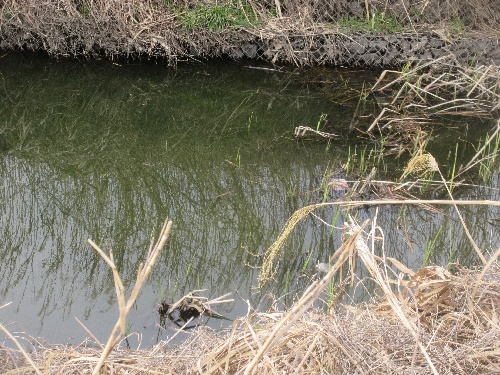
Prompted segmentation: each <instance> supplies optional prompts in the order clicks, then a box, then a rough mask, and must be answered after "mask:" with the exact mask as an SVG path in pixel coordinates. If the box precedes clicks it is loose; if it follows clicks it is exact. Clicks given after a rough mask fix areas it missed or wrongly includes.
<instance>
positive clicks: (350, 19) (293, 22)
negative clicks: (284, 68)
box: [0, 0, 500, 67]
mask: <svg viewBox="0 0 500 375" xmlns="http://www.w3.org/2000/svg"><path fill="white" fill-rule="evenodd" d="M2 3H3V4H2V6H1V12H0V49H3V50H13V49H14V50H43V51H46V52H47V53H48V54H49V55H52V56H55V57H64V56H72V57H79V58H82V57H93V58H102V57H107V58H111V59H116V58H148V59H155V58H158V59H164V60H166V61H168V62H169V63H170V64H176V63H177V62H179V61H183V60H191V59H205V58H216V57H224V58H228V57H229V58H233V59H243V58H245V59H256V60H262V61H267V62H271V63H283V64H294V65H297V66H312V65H344V66H365V67H392V66H398V65H402V64H404V63H406V62H408V61H410V60H432V59H436V58H439V57H442V56H446V55H450V56H451V57H452V58H455V59H456V60H457V61H458V62H459V63H461V64H476V63H477V64H482V65H485V64H500V44H499V36H500V32H499V30H498V26H497V25H498V24H499V23H500V16H498V15H499V14H500V9H499V8H500V6H499V5H498V2H496V1H494V0H475V1H472V2H470V1H467V2H466V1H461V0H453V1H447V2H446V4H439V2H425V3H424V2H422V4H412V5H410V4H408V5H405V2H402V3H401V4H400V3H399V2H398V3H397V4H392V5H389V4H387V3H386V2H379V1H357V2H347V1H344V2H335V5H332V4H330V2H328V1H326V0H325V1H319V2H310V3H309V2H299V1H292V2H290V3H287V4H286V5H282V4H281V3H280V2H279V1H278V0H275V1H274V2H270V1H262V0H260V1H251V0H247V1H237V2H236V1H230V2H224V3H220V2H215V3H214V2H201V1H187V2H183V3H178V2H176V1H163V2H162V1H154V0H148V1H136V0H127V1H120V2H105V1H85V0H78V1H68V0H67V1H62V0H46V1H44V3H43V4H40V2H38V1H34V0H30V1H17V0H13V1H4V2H2Z"/></svg>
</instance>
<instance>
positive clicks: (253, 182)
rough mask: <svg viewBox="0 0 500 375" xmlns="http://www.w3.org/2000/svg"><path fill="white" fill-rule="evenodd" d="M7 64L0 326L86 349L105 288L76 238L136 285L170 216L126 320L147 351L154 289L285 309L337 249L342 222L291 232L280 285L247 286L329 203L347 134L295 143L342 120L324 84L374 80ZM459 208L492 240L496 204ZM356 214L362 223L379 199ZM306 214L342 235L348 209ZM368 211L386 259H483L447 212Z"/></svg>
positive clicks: (241, 307) (107, 298) (98, 330)
mask: <svg viewBox="0 0 500 375" xmlns="http://www.w3.org/2000/svg"><path fill="white" fill-rule="evenodd" d="M2 63H3V64H2V67H1V71H0V72H1V75H0V77H1V81H0V86H1V90H0V92H1V94H0V96H1V100H2V102H3V103H5V104H4V105H3V106H2V107H1V108H0V115H1V116H0V118H2V119H3V120H2V123H1V124H0V145H1V150H2V151H1V154H0V181H1V187H2V188H1V191H0V202H2V214H1V215H0V230H1V231H2V234H3V236H2V238H3V239H4V240H3V242H2V244H1V245H0V257H1V259H0V260H1V264H0V275H1V276H0V301H13V304H12V305H11V306H9V307H7V308H4V309H3V310H2V311H0V316H1V319H2V320H3V321H7V322H17V323H16V325H15V327H16V328H19V329H22V330H24V331H26V332H28V333H29V334H31V335H33V336H38V335H41V336H43V337H45V338H47V339H48V340H49V341H52V342H79V341H81V340H82V338H83V337H85V336H87V334H86V333H85V332H83V330H81V329H80V328H79V326H78V325H77V324H76V322H75V321H74V320H73V317H75V316H76V317H78V318H79V319H81V320H83V321H84V323H85V325H86V326H87V327H88V328H89V329H90V330H91V331H92V332H93V333H94V334H95V335H96V336H97V337H98V338H99V339H101V340H104V339H105V338H106V337H107V335H108V334H109V331H110V330H111V328H112V326H113V325H114V321H115V319H116V304H115V302H114V300H115V298H114V286H113V281H112V275H111V273H110V271H109V269H108V268H107V266H106V265H105V264H104V262H103V261H102V260H101V259H100V258H99V256H98V255H97V254H96V253H95V252H94V251H93V250H92V249H91V248H90V247H89V246H88V245H87V243H86V241H87V239H88V238H91V239H92V240H93V241H94V242H96V243H97V244H99V245H100V246H101V248H103V249H105V250H109V249H112V250H113V252H114V256H115V262H116V264H117V265H118V267H119V270H120V273H121V275H122V278H123V280H124V283H125V285H130V284H131V283H132V282H133V281H134V280H135V273H136V270H137V268H138V266H139V262H140V261H141V260H143V259H144V257H145V252H146V251H147V249H148V247H149V243H150V241H151V239H152V237H154V236H155V235H156V234H157V233H156V232H157V231H158V229H159V228H160V227H161V224H162V222H163V220H164V219H165V218H166V217H169V218H170V219H172V220H173V221H174V230H173V233H172V241H171V243H170V245H169V246H168V247H167V248H166V249H165V250H164V252H163V253H162V255H161V259H159V261H158V264H157V266H156V268H155V269H154V270H153V273H152V275H151V277H150V282H149V283H148V285H147V286H146V288H145V289H144V291H143V293H142V295H141V297H140V298H139V300H138V303H137V306H136V308H135V309H134V310H133V312H132V314H131V317H130V320H129V324H130V325H131V326H130V330H131V331H136V332H139V333H141V334H143V336H144V339H143V340H144V343H143V344H145V345H149V344H150V343H151V342H152V341H153V340H154V339H156V337H157V335H156V334H157V327H155V326H154V323H155V318H157V317H155V313H156V310H157V307H158V305H159V303H160V301H161V300H162V299H164V298H167V299H168V298H170V299H171V300H176V299H178V298H179V297H181V296H182V295H184V294H187V293H188V292H189V291H191V290H194V289H207V290H208V291H209V293H210V296H211V297H215V296H218V295H222V294H225V293H226V292H235V294H236V302H235V304H234V306H232V308H233V310H232V311H231V312H230V311H220V312H221V313H222V314H223V315H225V316H227V315H230V316H238V315H241V314H245V313H246V309H247V305H246V303H245V302H244V300H249V301H250V302H251V304H252V305H253V306H257V305H258V303H259V301H260V300H261V298H262V296H263V295H264V294H265V293H267V292H272V293H273V294H275V295H277V296H283V295H285V297H284V298H283V302H284V303H290V302H291V301H292V299H293V297H294V295H295V293H296V292H298V291H301V290H302V288H303V287H304V286H305V285H306V284H307V283H308V282H309V280H310V278H311V277H312V276H313V274H314V272H315V270H314V265H315V264H316V261H325V260H326V259H327V258H328V257H329V255H330V254H331V253H332V251H333V250H334V249H335V248H336V247H337V246H339V245H340V241H341V240H340V231H339V230H337V229H334V228H330V227H328V226H326V225H324V224H322V223H321V222H320V221H319V220H318V219H317V218H315V217H313V216H311V217H308V218H306V219H304V220H303V222H301V223H300V224H299V225H298V227H297V228H296V230H295V231H294V232H293V234H292V235H291V236H290V238H289V239H288V241H287V244H286V248H285V253H284V254H283V256H282V257H281V258H280V262H279V264H278V265H277V270H278V272H277V277H276V280H275V282H273V283H271V284H270V285H268V289H266V290H263V291H260V292H259V293H257V292H256V291H255V290H254V289H252V287H254V286H256V285H257V282H256V278H257V276H258V269H257V268H256V267H258V265H259V264H260V260H261V259H260V254H262V252H263V251H264V250H265V249H266V248H267V247H269V246H270V245H271V244H272V242H273V241H274V240H275V239H276V237H277V236H278V234H279V232H280V230H281V228H282V227H283V225H284V223H285V221H286V220H287V219H288V217H289V216H290V215H291V214H292V213H293V212H294V211H295V210H296V209H298V208H300V207H302V206H304V205H306V204H310V203H316V202H320V201H321V200H322V199H323V192H322V191H318V188H319V187H320V184H321V180H322V177H323V175H324V173H325V170H326V169H327V168H328V166H332V165H337V166H338V165H340V163H341V161H342V160H343V158H344V157H345V154H346V153H347V150H346V149H345V147H343V146H344V145H343V142H338V143H337V144H335V145H334V147H330V148H329V149H326V147H325V144H302V143H296V142H294V141H293V140H292V139H291V138H290V134H292V132H293V128H294V127H295V126H299V125H307V126H313V127H314V126H315V123H316V122H317V121H318V119H319V118H320V116H321V115H322V114H325V113H326V114H327V116H328V118H329V121H331V122H332V123H335V124H336V126H337V127H338V128H339V129H340V128H343V127H344V128H346V127H348V126H349V124H350V115H349V113H351V111H352V107H351V104H349V103H347V102H345V103H339V100H336V101H334V100H332V99H331V98H329V97H328V96H327V95H325V85H327V83H325V82H328V85H330V87H335V88H337V89H339V88H342V87H345V86H346V82H347V81H348V82H349V85H350V86H353V85H356V84H357V85H359V87H361V85H362V84H363V80H364V79H366V80H370V79H373V78H371V76H370V75H369V74H367V75H365V76H364V75H363V74H361V73H357V74H356V75H358V76H360V78H361V79H360V80H358V81H353V80H352V78H349V77H350V76H348V75H349V73H348V72H335V71H330V72H329V73H328V74H329V75H328V76H325V75H323V76H322V77H323V79H322V80H321V82H320V83H318V82H312V81H311V80H308V79H304V78H303V77H301V76H300V75H297V74H295V72H290V73H272V74H268V73H263V72H261V71H255V70H249V69H245V68H243V67H242V66H240V65H235V64H223V65H222V66H219V65H217V64H214V65H207V66H197V67H182V68H180V69H179V70H177V71H172V70H167V69H165V68H164V67H161V66H155V65H148V64H145V65H123V66H116V65H111V64H95V65H94V64H91V65H89V66H87V65H85V64H80V63H74V62H67V61H63V62H56V61H48V60H45V59H43V58H38V57H32V56H31V57H26V56H25V55H12V56H9V57H7V58H4V59H3V61H2ZM323 74H326V73H323ZM348 78H349V79H348ZM344 94H345V93H344ZM337 99H338V97H337ZM496 178H498V177H496ZM307 192H309V193H307ZM472 193H473V191H472V190H464V191H463V192H462V194H463V197H467V196H468V195H470V194H472ZM476 193H477V190H474V194H476ZM340 194H341V193H339V192H332V195H331V196H330V199H335V198H337V197H338V196H339V195H340ZM482 196H483V197H484V196H486V197H489V198H490V199H495V198H497V197H498V194H497V192H496V191H493V192H492V191H491V190H489V191H485V192H484V193H483V195H482ZM462 212H463V215H464V218H465V219H466V221H467V222H468V223H470V229H471V232H472V235H473V236H474V238H476V239H477V241H478V243H479V244H480V246H490V247H491V246H496V245H497V244H496V242H497V240H496V238H495V237H494V236H493V235H492V233H494V229H495V225H496V222H495V221H494V220H492V218H495V217H498V212H492V211H491V210H489V209H487V208H485V207H480V208H477V209H463V210H462ZM350 214H351V215H357V217H358V218H359V219H360V220H364V219H365V218H372V217H373V215H374V214H375V209H374V208H359V209H356V210H351V211H350ZM317 215H318V216H320V217H321V218H322V219H323V220H325V221H326V222H327V223H331V224H332V225H333V226H334V227H337V228H340V227H341V226H342V223H343V222H344V221H345V220H346V212H343V211H342V212H340V213H339V215H336V209H325V210H322V211H319V212H317ZM495 215H496V216H495ZM378 220H379V225H380V226H381V227H382V228H383V229H384V230H385V241H386V251H387V253H388V254H389V255H391V256H394V257H397V258H398V259H399V260H401V261H402V262H403V263H406V264H409V265H410V266H419V265H421V264H422V262H423V253H424V249H425V247H426V244H427V242H428V241H429V238H434V236H435V234H436V233H437V231H438V230H440V233H439V235H438V236H436V237H435V238H436V241H435V247H436V248H439V249H441V251H439V252H433V253H432V255H431V257H430V259H429V262H430V263H445V262H447V261H448V260H449V259H453V260H460V262H461V263H464V264H473V263H474V262H475V261H476V258H475V256H474V254H473V253H472V252H471V246H470V244H469V242H468V240H467V238H466V236H465V235H464V233H463V230H462V229H460V226H459V225H457V219H456V215H455V214H454V213H453V210H451V209H449V208H444V209H443V213H442V214H439V215H434V214H429V213H427V212H426V211H424V210H422V209H415V208H410V207H408V208H401V207H384V208H383V209H381V210H380V212H379V219H378ZM405 228H406V229H405ZM440 228H441V229H440ZM405 230H407V234H405ZM408 239H409V240H410V242H411V244H412V247H413V250H414V252H411V251H410V250H408V245H407V244H406V241H407V240H408ZM308 260H309V264H307V263H306V262H307V261H308ZM306 264H307V265H306ZM359 272H360V274H361V275H362V274H363V272H364V271H363V270H360V271H359ZM287 292H288V294H287ZM157 320H158V319H156V321H157ZM227 324H230V323H227Z"/></svg>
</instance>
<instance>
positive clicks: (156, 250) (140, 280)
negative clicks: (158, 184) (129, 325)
mask: <svg viewBox="0 0 500 375" xmlns="http://www.w3.org/2000/svg"><path fill="white" fill-rule="evenodd" d="M171 229H172V221H168V220H166V221H165V223H164V224H163V228H162V231H161V235H160V237H159V238H158V241H157V243H156V245H155V246H154V247H153V248H152V249H150V251H149V253H148V256H147V259H146V266H143V264H142V263H141V264H140V265H139V270H138V272H137V280H136V283H135V285H134V288H133V290H132V293H131V294H130V297H129V299H128V301H126V302H125V290H124V287H123V283H122V281H121V278H120V275H119V274H118V270H117V268H116V265H115V263H114V261H113V253H112V252H111V251H110V252H109V257H108V256H107V255H106V254H105V253H104V252H103V251H102V250H101V249H100V248H99V247H98V246H97V245H96V244H95V243H94V242H93V241H91V240H88V242H89V244H90V245H91V246H92V247H93V248H94V249H95V250H96V251H97V252H98V253H99V255H100V256H101V257H102V258H103V259H104V260H105V261H106V263H108V265H109V267H110V268H111V270H112V271H113V279H114V282H115V290H116V295H117V298H118V306H119V317H118V320H117V322H116V324H115V326H114V328H113V331H112V332H111V335H110V336H109V338H108V341H107V343H106V346H105V347H104V349H103V351H102V353H101V356H100V358H99V361H98V362H97V364H96V365H95V367H94V370H93V371H92V375H97V374H99V372H100V370H101V367H102V365H103V364H104V362H105V361H106V358H107V357H108V355H109V353H111V351H112V350H113V348H114V346H115V345H116V344H117V343H118V342H119V341H120V340H121V338H122V336H123V335H124V334H125V322H126V318H127V315H128V313H129V311H130V309H131V308H132V306H133V305H134V303H135V300H136V299H137V297H138V296H139V292H140V290H141V288H142V286H143V285H144V283H145V281H146V280H147V278H148V276H149V273H150V272H151V269H152V268H153V266H154V264H155V263H156V260H157V259H158V255H159V254H160V252H161V250H162V249H163V247H164V246H165V243H166V242H167V240H168V237H169V235H170V230H171Z"/></svg>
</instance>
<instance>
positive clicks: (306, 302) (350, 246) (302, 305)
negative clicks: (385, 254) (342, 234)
mask: <svg viewBox="0 0 500 375" xmlns="http://www.w3.org/2000/svg"><path fill="white" fill-rule="evenodd" d="M367 224H368V221H366V222H365V223H364V224H363V226H362V227H361V228H360V229H359V230H358V231H357V232H356V233H354V234H353V235H352V236H351V237H349V239H348V240H347V241H346V242H345V243H344V244H342V246H341V247H340V248H339V249H338V250H337V251H336V252H335V254H334V255H333V256H332V258H334V257H337V256H338V259H337V261H336V262H335V264H334V265H333V266H332V267H331V269H330V270H329V272H328V273H327V274H326V275H325V276H324V277H323V279H321V280H319V281H316V282H314V283H312V284H311V285H310V286H309V287H308V288H307V289H306V291H305V292H304V294H303V296H302V298H301V299H300V300H299V301H298V302H297V303H296V304H295V305H294V307H293V308H292V309H291V310H290V312H289V313H288V314H287V315H286V316H285V317H284V318H282V319H281V320H280V321H279V322H278V324H276V326H275V328H274V329H273V331H272V332H271V333H270V334H269V336H268V337H267V340H266V341H265V343H264V344H263V345H262V346H261V347H260V349H259V351H258V352H257V354H256V355H255V356H254V358H253V359H252V361H251V362H250V363H249V364H248V366H247V367H246V369H245V372H244V375H249V374H251V373H252V372H253V369H254V368H255V366H256V365H257V363H259V361H260V359H261V358H262V356H264V354H265V353H266V351H267V350H268V349H269V348H270V347H271V345H272V344H273V343H274V342H275V341H276V340H278V339H279V338H280V337H282V336H283V335H284V334H285V333H286V331H287V330H288V328H289V327H291V326H292V325H293V323H294V322H296V321H297V320H298V319H299V318H300V317H301V316H302V315H303V314H304V313H305V312H306V311H307V310H308V309H309V308H310V307H311V305H312V304H313V302H314V301H315V300H316V299H317V298H318V296H319V294H320V293H321V292H322V291H323V290H324V289H325V287H326V286H327V285H328V282H329V281H330V280H331V279H332V277H333V276H334V275H335V273H336V272H337V270H338V269H339V268H340V267H341V266H342V265H343V264H344V263H345V261H346V260H347V259H348V257H349V254H351V253H352V251H355V244H356V241H357V239H358V237H359V235H360V234H361V232H362V231H363V229H364V227H365V226H366V225H367ZM332 258H331V259H330V261H332Z"/></svg>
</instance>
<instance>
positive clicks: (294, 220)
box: [259, 199, 500, 286]
mask: <svg viewBox="0 0 500 375" xmlns="http://www.w3.org/2000/svg"><path fill="white" fill-rule="evenodd" d="M397 204H401V205H403V204H404V205H417V206H419V205H430V204H436V205H453V206H457V205H458V206H460V205H463V206H496V207H500V202H499V201H492V200H458V201H457V200H443V199H422V200H419V199H405V200H400V199H379V200H371V201H337V202H325V203H317V204H313V205H310V206H305V207H302V208H300V209H299V210H297V211H295V212H294V214H293V215H292V217H291V218H290V219H288V221H287V223H286V224H285V227H284V229H283V230H282V231H281V233H280V235H279V237H278V239H277V240H276V241H275V242H274V243H273V244H272V245H271V247H269V249H268V250H267V251H266V253H265V256H264V262H263V264H262V269H261V273H260V275H259V285H260V286H262V285H263V284H264V283H266V282H267V281H269V280H271V279H272V277H273V273H274V271H273V267H272V264H273V260H274V258H275V257H276V256H277V255H278V253H279V251H280V249H281V248H282V247H283V245H284V243H285V240H286V239H287V238H288V236H289V234H290V233H291V231H292V230H293V228H294V227H295V226H296V225H297V224H298V222H299V221H301V220H302V219H303V218H304V217H306V216H308V215H309V214H310V213H312V212H313V211H314V210H316V209H317V208H320V207H327V206H341V207H355V206H381V205H397ZM476 252H477V253H478V255H479V254H481V252H480V251H479V250H478V249H476ZM479 257H480V258H481V260H482V261H483V259H484V256H483V255H482V254H481V255H480V256H479Z"/></svg>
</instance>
